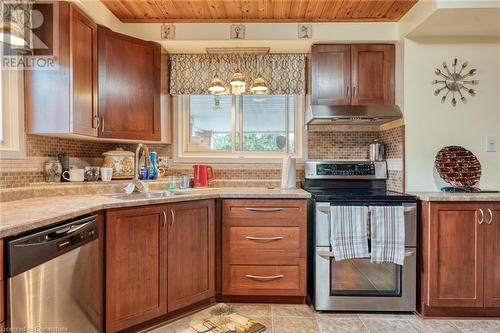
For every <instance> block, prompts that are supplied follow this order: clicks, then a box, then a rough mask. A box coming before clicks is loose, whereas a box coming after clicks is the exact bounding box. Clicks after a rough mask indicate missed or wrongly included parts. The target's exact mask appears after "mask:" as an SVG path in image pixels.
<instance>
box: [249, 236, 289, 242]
mask: <svg viewBox="0 0 500 333" xmlns="http://www.w3.org/2000/svg"><path fill="white" fill-rule="evenodd" d="M245 238H246V239H248V240H255V241H260V240H261V241H278V240H282V239H283V236H276V237H255V236H246V237H245Z"/></svg>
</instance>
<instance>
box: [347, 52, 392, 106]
mask: <svg viewBox="0 0 500 333" xmlns="http://www.w3.org/2000/svg"><path fill="white" fill-rule="evenodd" d="M351 85H352V94H351V95H352V98H351V104H352V105H391V104H394V45H390V44H385V45H370V44H368V45H351Z"/></svg>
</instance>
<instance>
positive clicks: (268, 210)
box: [245, 207, 283, 212]
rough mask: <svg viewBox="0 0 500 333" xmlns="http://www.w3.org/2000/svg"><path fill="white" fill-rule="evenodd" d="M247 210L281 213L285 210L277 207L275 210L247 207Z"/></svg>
mask: <svg viewBox="0 0 500 333" xmlns="http://www.w3.org/2000/svg"><path fill="white" fill-rule="evenodd" d="M245 209H246V210H248V211H250V212H280V211H282V210H283V208H280V207H275V208H263V207H261V208H258V207H246V208H245Z"/></svg>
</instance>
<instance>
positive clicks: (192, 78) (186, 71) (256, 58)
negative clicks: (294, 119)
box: [170, 54, 306, 95]
mask: <svg viewBox="0 0 500 333" xmlns="http://www.w3.org/2000/svg"><path fill="white" fill-rule="evenodd" d="M238 70H239V71H241V72H242V73H243V74H244V75H245V77H246V81H247V84H250V83H251V80H253V79H254V78H256V77H257V75H258V74H261V75H262V76H263V77H264V78H265V79H266V80H267V82H268V83H269V88H270V92H269V93H270V94H272V95H304V94H305V93H306V55H305V54H267V55H255V54H172V55H171V62H170V94H171V95H208V94H209V92H208V84H209V83H210V81H211V80H212V78H213V77H214V75H215V74H218V75H219V77H220V78H221V79H222V80H223V81H224V82H225V83H226V84H228V83H229V80H230V79H231V77H232V75H233V74H234V72H236V71H238Z"/></svg>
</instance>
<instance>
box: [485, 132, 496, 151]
mask: <svg viewBox="0 0 500 333" xmlns="http://www.w3.org/2000/svg"><path fill="white" fill-rule="evenodd" d="M486 151H487V152H496V151H497V138H496V137H494V136H487V137H486Z"/></svg>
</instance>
